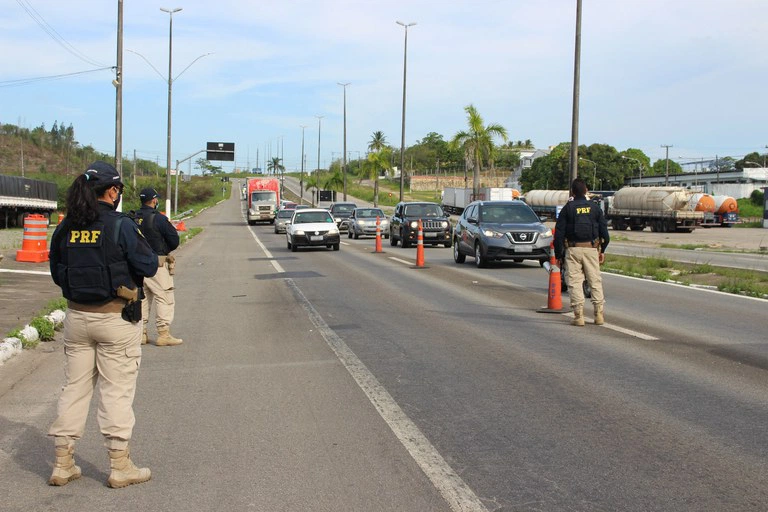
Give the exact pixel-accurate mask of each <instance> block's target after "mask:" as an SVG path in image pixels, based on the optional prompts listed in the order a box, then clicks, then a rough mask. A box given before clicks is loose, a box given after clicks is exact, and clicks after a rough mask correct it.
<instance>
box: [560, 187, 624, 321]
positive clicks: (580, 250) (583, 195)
mask: <svg viewBox="0 0 768 512" xmlns="http://www.w3.org/2000/svg"><path fill="white" fill-rule="evenodd" d="M571 195H572V200H571V201H568V204H566V205H565V206H564V207H563V209H562V210H561V211H560V215H559V216H558V217H557V223H556V224H555V257H556V258H557V259H558V260H562V259H563V257H565V262H566V274H565V278H566V282H567V283H568V290H569V291H568V293H569V294H570V296H571V309H572V310H573V316H574V318H573V321H572V322H571V325H577V326H583V325H584V289H583V288H582V283H583V282H584V279H585V278H586V280H587V282H588V283H589V285H590V287H591V288H592V305H593V306H594V311H595V324H596V325H603V324H604V323H605V319H604V317H603V309H604V306H605V300H604V298H603V280H602V277H601V275H600V265H602V263H603V262H604V261H605V248H606V247H608V242H609V241H610V235H609V234H608V222H607V221H606V219H605V216H604V215H603V211H602V210H601V209H600V207H599V206H598V205H597V204H596V203H594V202H592V201H589V200H587V184H586V183H585V182H584V180H582V179H581V178H576V179H575V180H573V183H571ZM566 248H567V250H566ZM564 253H565V254H564Z"/></svg>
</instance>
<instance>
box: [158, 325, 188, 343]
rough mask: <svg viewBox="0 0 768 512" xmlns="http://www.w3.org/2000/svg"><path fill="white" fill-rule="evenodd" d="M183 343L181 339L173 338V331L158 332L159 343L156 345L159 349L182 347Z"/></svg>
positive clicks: (159, 330) (160, 330)
mask: <svg viewBox="0 0 768 512" xmlns="http://www.w3.org/2000/svg"><path fill="white" fill-rule="evenodd" d="M182 343H183V341H182V339H181V338H174V337H173V336H171V331H170V330H169V329H167V328H166V329H158V331H157V341H155V345H157V346H158V347H172V346H174V345H181V344H182Z"/></svg>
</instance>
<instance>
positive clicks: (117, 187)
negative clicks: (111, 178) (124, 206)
mask: <svg viewBox="0 0 768 512" xmlns="http://www.w3.org/2000/svg"><path fill="white" fill-rule="evenodd" d="M113 186H114V187H115V188H116V189H117V192H118V193H119V194H122V193H123V187H124V185H123V184H120V185H113Z"/></svg>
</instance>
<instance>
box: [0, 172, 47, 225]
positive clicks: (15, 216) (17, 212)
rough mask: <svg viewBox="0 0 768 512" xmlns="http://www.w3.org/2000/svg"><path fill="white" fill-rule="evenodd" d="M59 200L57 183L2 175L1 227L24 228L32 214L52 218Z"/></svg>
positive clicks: (0, 182) (0, 179)
mask: <svg viewBox="0 0 768 512" xmlns="http://www.w3.org/2000/svg"><path fill="white" fill-rule="evenodd" d="M57 198H58V192H57V190H56V184H55V183H52V182H49V181H40V180H33V179H30V178H23V177H21V176H4V175H0V227H2V228H12V227H23V226H24V217H26V216H27V215H30V214H39V215H44V216H45V217H46V218H50V216H51V214H52V213H53V212H54V211H56V208H57Z"/></svg>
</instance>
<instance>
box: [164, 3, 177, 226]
mask: <svg viewBox="0 0 768 512" xmlns="http://www.w3.org/2000/svg"><path fill="white" fill-rule="evenodd" d="M160 10H161V11H163V12H167V13H168V15H169V20H170V21H169V24H168V141H167V142H168V145H167V148H166V149H167V153H168V154H167V158H166V161H165V162H166V168H165V211H166V214H167V215H168V216H169V217H170V216H171V91H172V89H173V14H174V13H177V12H179V11H181V7H175V8H173V9H166V8H164V7H161V8H160Z"/></svg>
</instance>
